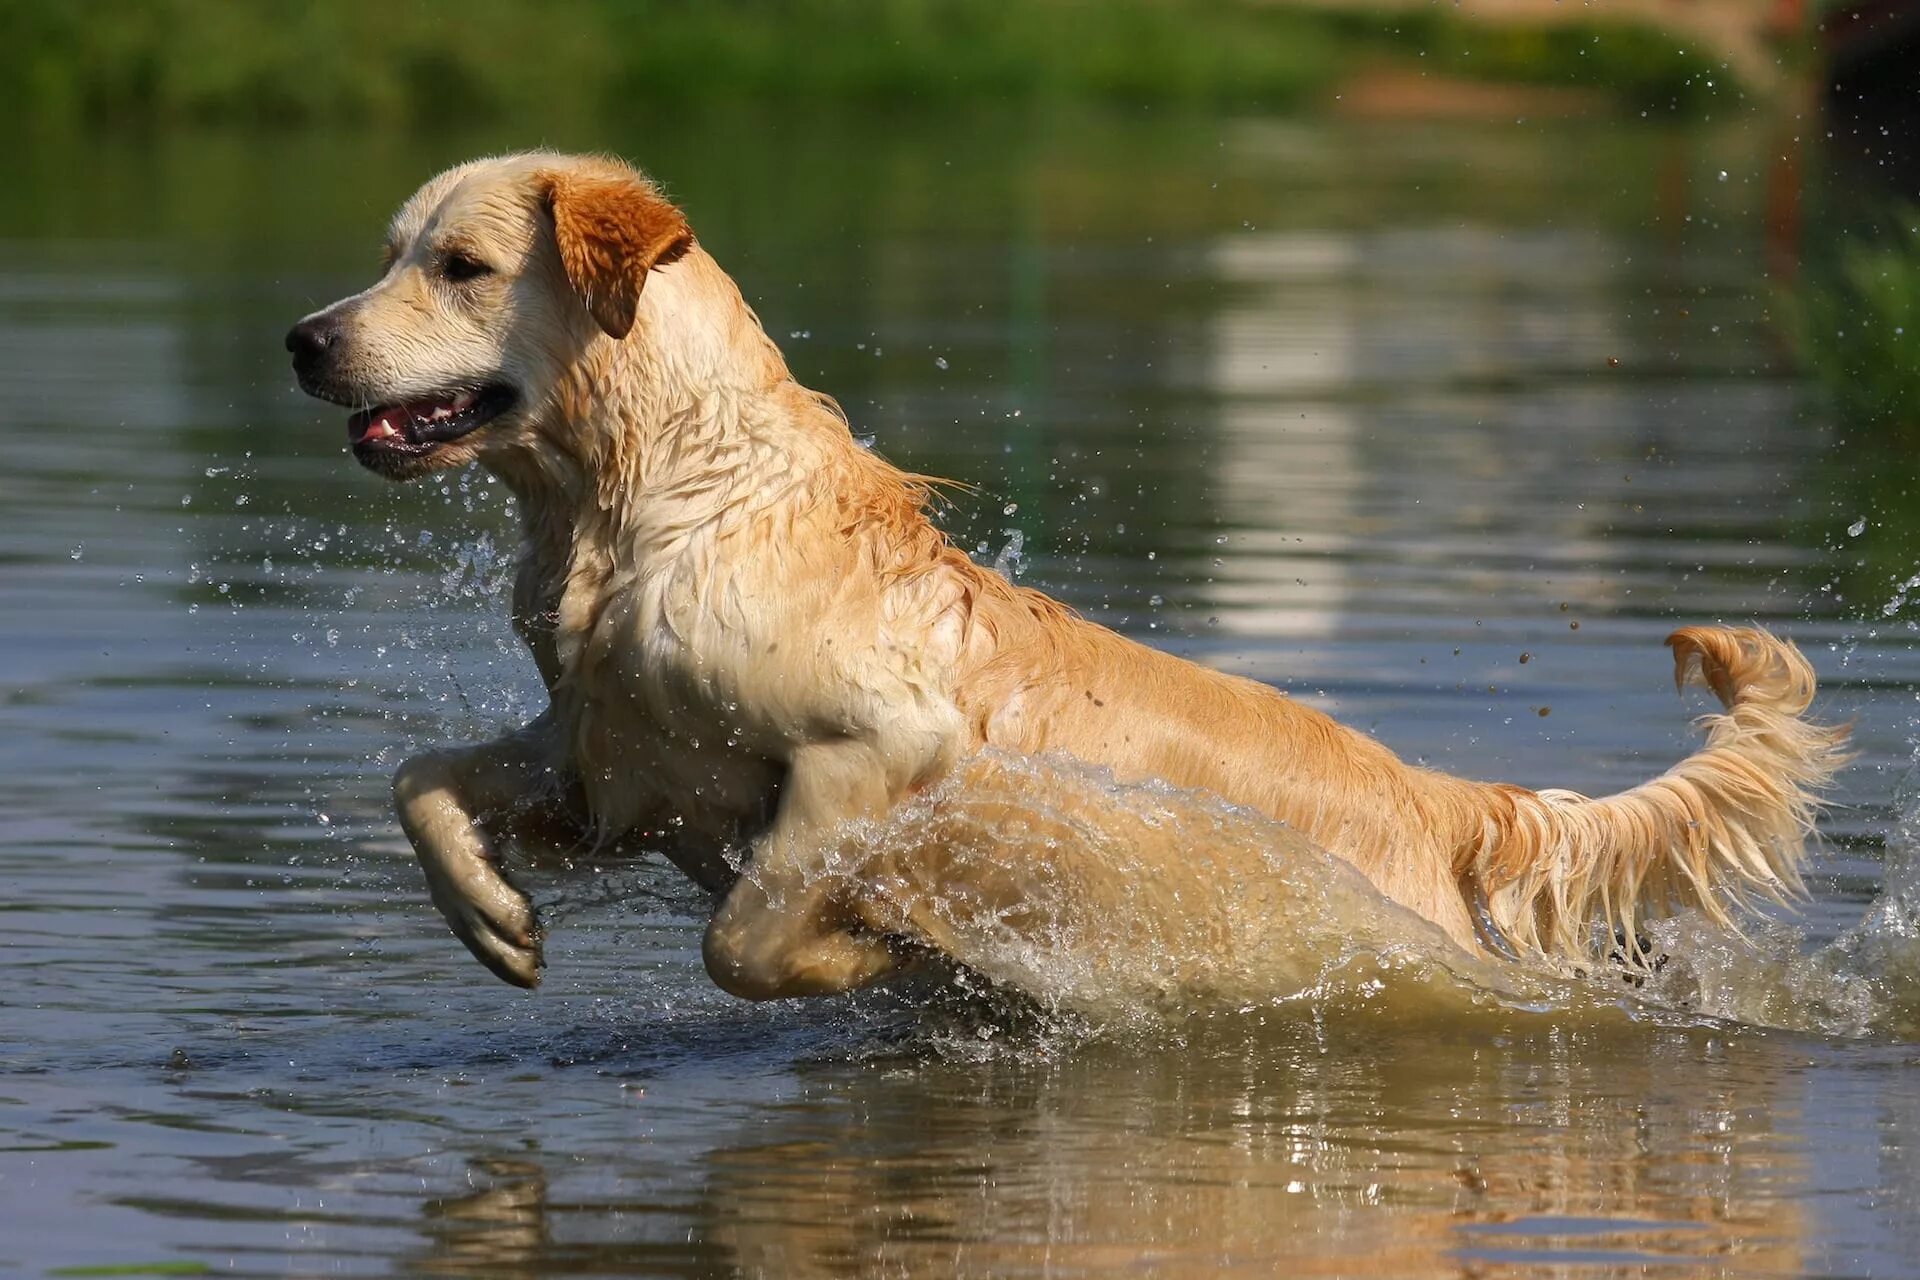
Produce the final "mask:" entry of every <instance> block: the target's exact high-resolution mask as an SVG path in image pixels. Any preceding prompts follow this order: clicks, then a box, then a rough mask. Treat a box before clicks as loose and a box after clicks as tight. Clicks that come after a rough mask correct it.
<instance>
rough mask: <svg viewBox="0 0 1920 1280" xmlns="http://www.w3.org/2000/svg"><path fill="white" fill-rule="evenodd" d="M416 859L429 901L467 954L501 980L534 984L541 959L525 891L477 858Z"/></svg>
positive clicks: (538, 934)
mask: <svg viewBox="0 0 1920 1280" xmlns="http://www.w3.org/2000/svg"><path fill="white" fill-rule="evenodd" d="M420 865H421V868H422V869H423V870H424V871H425V872H426V873H427V889H428V892H429V894H430V895H431V896H432V898H433V905H434V906H436V907H438V908H439V909H440V914H441V915H442V916H444V917H445V918H446V921H447V924H448V925H449V926H450V927H451V928H452V929H453V933H454V936H455V937H457V938H459V939H460V941H461V942H463V943H465V944H466V947H467V950H468V951H471V952H472V953H473V958H474V959H476V960H478V961H479V962H480V963H481V964H483V965H485V966H486V967H487V971H488V972H490V973H492V974H493V976H494V977H496V978H499V979H500V980H501V981H502V982H507V983H511V984H512V985H514V986H516V987H524V988H527V989H532V988H534V987H537V986H539V985H540V975H541V972H542V970H543V969H544V968H545V965H546V961H545V959H544V957H543V956H542V954H541V945H540V944H541V941H542V934H541V930H540V924H539V921H538V920H537V919H535V917H534V912H533V904H532V903H531V902H530V901H529V900H528V898H527V895H526V894H524V893H522V892H520V890H518V889H516V888H514V887H513V885H512V884H511V883H509V882H508V880H507V878H506V877H505V876H504V875H502V874H501V873H500V870H499V868H498V867H496V866H495V865H494V864H493V863H491V862H489V861H487V860H485V859H483V858H472V859H464V858H463V859H459V860H458V865H454V866H449V865H447V864H446V863H445V862H442V861H440V860H437V859H427V858H422V859H421V862H420Z"/></svg>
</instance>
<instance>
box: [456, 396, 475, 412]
mask: <svg viewBox="0 0 1920 1280" xmlns="http://www.w3.org/2000/svg"><path fill="white" fill-rule="evenodd" d="M471 408H473V392H471V391H462V392H461V393H460V394H459V395H457V396H455V397H454V398H453V411H454V412H455V413H465V412H466V411H467V410H468V409H471Z"/></svg>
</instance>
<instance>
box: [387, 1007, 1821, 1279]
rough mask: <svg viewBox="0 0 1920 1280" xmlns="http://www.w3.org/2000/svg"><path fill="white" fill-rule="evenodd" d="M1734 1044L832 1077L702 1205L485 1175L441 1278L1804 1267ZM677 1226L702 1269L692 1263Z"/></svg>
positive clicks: (906, 1069)
mask: <svg viewBox="0 0 1920 1280" xmlns="http://www.w3.org/2000/svg"><path fill="white" fill-rule="evenodd" d="M1377 1030H1378V1029H1375V1032H1376V1033H1377ZM1730 1034H1731V1035H1732V1039H1731V1041H1730V1040H1729V1039H1728V1038H1726V1037H1725V1036H1723V1035H1721V1034H1719V1033H1689V1034H1682V1035H1627V1036H1624V1037H1623V1036H1621V1035H1620V1034H1619V1033H1618V1032H1617V1031H1615V1032H1607V1033H1592V1032H1586V1033H1583V1032H1581V1031H1579V1030H1569V1029H1566V1028H1559V1029H1545V1028H1541V1027H1533V1028H1525V1027H1517V1028H1511V1029H1509V1032H1508V1033H1507V1034H1505V1035H1502V1036H1500V1037H1497V1038H1496V1039H1495V1040H1494V1041H1493V1042H1492V1043H1491V1044H1489V1043H1486V1042H1479V1041H1467V1040H1460V1041H1449V1040H1448V1039H1446V1038H1445V1037H1444V1035H1443V1036H1441V1037H1439V1038H1437V1039H1436V1038H1434V1037H1433V1036H1431V1035H1428V1036H1422V1037H1420V1038H1419V1040H1418V1041H1417V1043H1409V1042H1408V1041H1403V1040H1395V1039H1392V1038H1376V1035H1375V1034H1367V1035H1362V1036H1360V1037H1358V1038H1356V1037H1354V1036H1352V1035H1349V1034H1345V1033H1342V1032H1341V1031H1340V1030H1338V1029H1335V1030H1331V1031H1323V1032H1322V1033H1321V1034H1318V1035H1313V1034H1298V1033H1296V1032H1291V1031H1286V1030H1281V1029H1277V1028H1273V1027H1261V1026H1258V1025H1254V1024H1245V1025H1240V1026H1215V1027H1211V1028H1204V1029H1201V1030H1199V1031H1197V1032H1195V1033H1193V1034H1191V1035H1188V1036H1183V1037H1181V1039H1180V1041H1179V1043H1178V1044H1177V1046H1175V1047H1177V1050H1178V1052H1156V1053H1152V1054H1144V1055H1143V1054H1140V1053H1138V1052H1136V1051H1135V1050H1134V1048H1133V1047H1131V1046H1112V1045H1108V1046H1098V1045H1096V1046H1082V1047H1080V1048H1078V1049H1075V1050H1072V1051H1070V1052H1066V1053H1064V1054H1062V1055H1061V1056H1060V1057H1058V1058H1057V1059H1054V1060H1051V1061H1041V1062H1034V1061H1031V1060H1012V1059H1009V1058H1007V1057H1005V1056H1004V1055H994V1054H989V1055H988V1056H987V1057H986V1058H985V1059H984V1060H982V1059H980V1058H978V1057H972V1058H968V1059H963V1060H960V1061H935V1062H932V1063H929V1062H926V1061H924V1060H918V1059H915V1060H908V1061H889V1060H887V1059H884V1058H883V1059H879V1060H876V1061H873V1062H869V1063H867V1064H865V1065H864V1067H862V1068H858V1069H850V1068H847V1067H818V1068H813V1069H810V1070H809V1071H807V1072H806V1073H804V1074H805V1076H806V1077H807V1078H808V1079H810V1080H811V1081H812V1083H813V1084H814V1086H815V1087H814V1088H813V1089H812V1090H811V1091H810V1092H811V1094H812V1096H811V1097H810V1098H809V1100H808V1101H807V1102H806V1103H805V1104H803V1105H798V1106H789V1107H784V1108H780V1109H778V1110H777V1111H775V1112H773V1113H771V1114H768V1115H765V1116H759V1117H756V1118H754V1119H753V1120H751V1121H749V1122H748V1123H746V1124H745V1125H743V1126H741V1131H740V1132H737V1133H735V1134H732V1135H728V1136H725V1137H722V1138H721V1139H720V1140H719V1141H717V1142H716V1143H715V1145H714V1147H713V1149H712V1150H711V1151H710V1152H708V1153H707V1154H706V1155H705V1156H704V1157H703V1158H702V1159H701V1161H700V1176H699V1179H698V1182H697V1189H696V1190H695V1195H694V1199H693V1201H692V1202H691V1203H686V1204H678V1205H675V1204H671V1203H663V1200H662V1197H661V1196H660V1183H661V1179H659V1178H658V1177H657V1176H656V1177H648V1176H646V1175H644V1174H642V1173H640V1172H639V1170H638V1169H637V1168H635V1167H632V1166H628V1165H625V1164H624V1162H619V1161H616V1163H615V1166H614V1167H613V1168H611V1169H606V1168H602V1169H600V1170H598V1171H596V1172H593V1173H581V1172H578V1171H575V1170H570V1169H567V1168H564V1167H556V1166H555V1165H553V1164H552V1162H550V1161H549V1162H544V1163H543V1162H540V1161H525V1160H519V1161H505V1160H490V1161H485V1162H482V1163H481V1164H480V1165H479V1166H477V1168H476V1170H475V1180H476V1182H477V1183H478V1189H477V1190H475V1191H474V1192H472V1193H471V1194H468V1195H463V1196H461V1197H458V1198H456V1199H454V1200H451V1201H447V1200H434V1201H429V1202H428V1203H427V1205H426V1206H425V1210H424V1213H425V1218H426V1233H427V1234H428V1235H429V1237H430V1238H431V1241H432V1243H431V1245H430V1247H429V1248H428V1249H427V1250H426V1251H425V1252H424V1253H423V1255H421V1256H420V1257H419V1258H418V1259H417V1260H416V1261H415V1262H414V1263H413V1264H412V1265H413V1266H415V1267H416V1268H417V1269H418V1270H421V1271H425V1272H431V1273H436V1274H446V1273H459V1272H461V1271H462V1269H463V1268H464V1269H468V1270H472V1269H481V1270H485V1271H487V1272H488V1273H489V1274H507V1275H534V1274H542V1273H543V1269H550V1268H553V1267H555V1266H561V1267H566V1266H567V1265H568V1264H569V1262H570V1261H571V1262H572V1263H573V1264H575V1265H583V1266H584V1265H587V1264H588V1263H589V1262H590V1263H591V1264H592V1265H593V1266H595V1267H605V1266H610V1265H611V1266H627V1265H644V1266H646V1267H648V1268H650V1269H651V1268H655V1267H658V1268H660V1269H661V1270H663V1271H667V1272H672V1273H680V1274H686V1273H695V1272H699V1271H702V1270H705V1269H707V1268H716V1269H719V1270H722V1271H728V1270H730V1271H732V1272H733V1273H735V1274H744V1275H749V1276H769V1277H774V1276H778V1277H808V1276H838V1275H847V1274H858V1275H916V1276H919V1275H927V1276H939V1275H982V1276H984V1275H1037V1274H1049V1275H1055V1274H1069V1275H1077V1274H1104V1273H1107V1272H1109V1271H1114V1270H1136V1269H1145V1270H1147V1271H1149V1272H1151V1273H1152V1274H1156V1275H1168V1276H1196V1277H1197V1276H1207V1275H1270V1274H1273V1273H1274V1272H1275V1270H1276V1269H1286V1270H1288V1271H1289V1272H1290V1273H1297V1274H1316V1275H1317V1274H1364V1275H1408V1276H1412V1275H1440V1274H1447V1275H1453V1274H1458V1273H1459V1272H1461V1271H1463V1270H1465V1271H1469V1272H1472V1271H1480V1270H1483V1269H1485V1268H1489V1267H1493V1268H1500V1267H1504V1266H1529V1267H1540V1266H1548V1267H1558V1266H1581V1267H1583V1268H1590V1267H1598V1268H1602V1269H1603V1270H1602V1273H1603V1274H1614V1273H1616V1272H1618V1273H1620V1274H1626V1273H1628V1272H1637V1271H1638V1270H1639V1269H1641V1268H1644V1267H1647V1266H1661V1267H1675V1266H1679V1267H1684V1268H1685V1269H1686V1273H1687V1274H1702V1275H1718V1274H1779V1275H1793V1274H1800V1273H1802V1272H1803V1271H1804V1270H1805V1268H1806V1266H1807V1265H1808V1261H1809V1259H1808V1257H1807V1254H1806V1253H1805V1248H1806V1239H1805V1237H1806V1232H1807V1228H1808V1224H1807V1222H1806V1220H1805V1218H1804V1215H1803V1211H1802V1208H1801V1207H1800V1202H1799V1197H1800V1196H1802V1195H1803V1194H1804V1192H1805V1191H1806V1190H1807V1182H1808V1176H1809V1171H1808V1170H1807V1169H1806V1167H1805V1165H1804V1162H1803V1160H1802V1158H1801V1157H1800V1155H1799V1154H1798V1153H1797V1150H1796V1144H1795V1143H1794V1142H1793V1141H1792V1140H1791V1139H1788V1138H1785V1137H1783V1135H1782V1133H1781V1131H1780V1126H1781V1125H1783V1124H1784V1125H1786V1126H1789V1127H1791V1126H1794V1125H1796V1124H1797V1123H1798V1122H1799V1113H1800V1109H1801V1106H1802V1100H1801V1097H1800V1089H1801V1085H1800V1083H1799V1081H1798V1079H1797V1078H1796V1075H1795V1073H1794V1071H1793V1060H1794V1057H1795V1056H1796V1055H1795V1054H1794V1052H1793V1051H1792V1050H1791V1048H1790V1047H1787V1046H1774V1045H1766V1044H1753V1043H1740V1036H1739V1035H1738V1033H1730ZM1681 1068H1684V1071H1681V1070H1679V1069H1681ZM629 1184H638V1185H637V1186H635V1187H633V1189H631V1190H628V1191H626V1192H625V1193H624V1194H623V1191H622V1188H623V1187H625V1186H628V1185H629ZM685 1185H689V1186H695V1185H696V1184H693V1183H687V1184H685ZM663 1215H665V1216H668V1217H669V1218H670V1219H672V1220H676V1221H684V1222H686V1223H687V1224H688V1231H689V1241H690V1242H692V1243H694V1245H695V1248H694V1250H693V1251H692V1252H691V1254H682V1255H678V1256H677V1257H675V1258H674V1260H673V1261H671V1262H669V1261H668V1260H667V1257H666V1256H665V1251H664V1249H663V1243H662V1241H661V1240H660V1238H659V1237H660V1235H661V1234H664V1232H663V1231H662V1227H664V1225H665V1224H661V1223H659V1222H657V1221H656V1220H657V1219H659V1218H660V1217H662V1216H663ZM627 1221H631V1222H633V1223H637V1224H651V1227H649V1226H644V1225H643V1226H639V1227H637V1228H636V1229H634V1230H631V1231H628V1230H622V1228H621V1225H620V1224H622V1223H623V1222H627ZM647 1237H651V1239H648V1238H647Z"/></svg>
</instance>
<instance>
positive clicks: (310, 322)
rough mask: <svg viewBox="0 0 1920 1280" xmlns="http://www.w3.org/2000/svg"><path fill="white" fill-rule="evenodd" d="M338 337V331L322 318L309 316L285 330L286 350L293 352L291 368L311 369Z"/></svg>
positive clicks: (331, 322) (329, 321) (331, 323)
mask: <svg viewBox="0 0 1920 1280" xmlns="http://www.w3.org/2000/svg"><path fill="white" fill-rule="evenodd" d="M339 336H340V331H339V329H337V328H336V327H335V326H334V323H333V321H331V320H328V319H327V318H325V317H324V316H309V317H308V318H307V319H305V320H302V321H301V322H300V323H299V324H297V325H295V326H293V328H291V329H289V330H287V350H289V351H291V352H293V367H294V368H295V369H310V368H312V367H313V366H314V365H315V364H317V363H318V362H319V361H320V360H321V358H322V357H324V356H325V355H326V354H327V349H328V348H329V347H331V346H333V344H334V341H335V339H337V338H338V337H339Z"/></svg>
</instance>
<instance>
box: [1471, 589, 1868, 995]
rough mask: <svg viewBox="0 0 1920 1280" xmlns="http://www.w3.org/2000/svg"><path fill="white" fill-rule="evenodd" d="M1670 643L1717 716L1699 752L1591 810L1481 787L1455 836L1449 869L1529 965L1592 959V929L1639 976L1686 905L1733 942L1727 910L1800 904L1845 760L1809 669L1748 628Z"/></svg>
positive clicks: (1786, 648)
mask: <svg viewBox="0 0 1920 1280" xmlns="http://www.w3.org/2000/svg"><path fill="white" fill-rule="evenodd" d="M1667 644H1668V646H1669V647H1671V648H1672V650H1673V656H1674V683H1675V685H1676V687H1679V688H1682V689H1684V688H1685V686H1686V684H1687V682H1688V681H1689V680H1698V681H1699V682H1701V683H1703V684H1705V685H1706V686H1707V687H1708V688H1710V689H1712V690H1713V692H1714V693H1715V694H1716V695H1718V697H1719V699H1720V701H1721V702H1722V703H1723V704H1724V705H1725V706H1726V712H1725V713H1724V714H1720V715H1709V716H1705V717H1703V718H1702V723H1703V724H1704V725H1705V727H1706V730H1707V743H1706V746H1705V747H1704V748H1703V749H1701V750H1700V751H1698V752H1696V753H1694V754H1693V755H1691V756H1688V757H1687V758H1686V759H1685V760H1683V761H1681V762H1680V763H1679V764H1678V765H1675V766H1674V767H1673V768H1672V769H1669V770H1668V771H1667V772H1666V773H1664V774H1662V775H1661V776H1660V777H1658V778H1655V779H1653V780H1652V781H1650V782H1645V783H1642V784H1641V785H1639V786H1637V787H1634V788H1633V789H1631V790H1629V791H1623V792H1620V793H1619V794H1618V795H1611V796H1603V797H1601V798H1599V799H1588V798H1587V797H1585V796H1581V795H1577V794H1575V793H1573V792H1571V791H1540V792H1533V791H1527V790H1525V789H1523V788H1520V787H1510V786H1485V787H1481V788H1479V794H1478V796H1477V807H1478V808H1480V809H1481V811H1482V812H1481V813H1480V814H1479V815H1478V817H1479V824H1478V825H1479V829H1478V831H1477V832H1476V831H1474V830H1473V822H1472V820H1471V819H1469V820H1468V821H1467V823H1466V824H1465V826H1466V831H1465V832H1464V834H1465V836H1466V839H1465V841H1464V842H1463V844H1462V845H1461V846H1460V847H1459V850H1458V853H1457V855H1456V858H1455V869H1456V871H1457V872H1458V873H1459V874H1460V876H1461V880H1462V882H1463V887H1464V888H1466V889H1467V891H1468V892H1469V893H1475V892H1476V891H1477V893H1476V896H1478V897H1479V898H1480V899H1481V900H1482V901H1483V902H1484V905H1485V912H1486V916H1487V923H1489V924H1491V926H1492V928H1493V930H1495V931H1497V933H1498V934H1499V935H1500V936H1501V937H1502V938H1504V940H1505V941H1506V942H1507V943H1509V944H1511V945H1512V946H1513V947H1514V948H1515V949H1516V950H1518V951H1520V952H1521V953H1523V954H1525V953H1534V954H1546V955H1557V956H1565V957H1569V958H1572V957H1579V956H1585V955H1590V954H1591V953H1592V950H1593V944H1594V941H1595V932H1594V926H1595V925H1596V924H1600V925H1604V926H1610V927H1611V929H1612V931H1613V933H1614V936H1615V937H1616V938H1617V939H1618V940H1619V946H1620V949H1621V951H1622V952H1623V953H1624V955H1625V958H1626V960H1627V962H1628V963H1629V964H1635V965H1640V964H1645V963H1646V962H1647V956H1646V954H1645V946H1646V944H1645V943H1644V942H1643V941H1642V939H1641V937H1640V934H1639V931H1638V928H1637V926H1638V924H1639V922H1640V921H1641V920H1643V919H1646V918H1648V917H1651V916H1658V915H1665V914H1669V913H1671V912H1672V911H1674V910H1676V909H1680V908H1686V907H1694V908H1697V909H1699V910H1700V911H1702V912H1704V913H1705V914H1706V915H1707V916H1708V917H1710V918H1711V919H1712V920H1714V921H1716V922H1717V923H1719V924H1721V925H1723V926H1726V927H1728V928H1730V929H1734V930H1735V931H1737V929H1738V926H1737V925H1735V924H1734V922H1733V919H1732V917H1731V915H1730V914H1729V909H1730V908H1739V907H1742V906H1747V905H1751V904H1752V903H1753V902H1754V901H1755V900H1771V901H1776V902H1780V901H1787V900H1790V899H1793V898H1796V897H1800V896H1803V895H1804V893H1805V887H1804V885H1803V883H1802V880H1801V874H1800V871H1801V864H1802V863H1803V862H1804V861H1805V858H1806V843H1807V838H1808V837H1809V836H1810V835H1811V834H1812V831H1813V820H1814V817H1815V815H1816V814H1817V813H1818V812H1819V809H1820V800H1819V798H1818V792H1819V790H1820V788H1821V787H1823V786H1825V785H1826V783H1827V781H1828V780H1829V779H1830V778H1831V777H1832V775H1833V772H1834V770H1835V769H1837V768H1838V767H1839V766H1840V765H1841V764H1843V763H1844V762H1845V760H1846V753H1845V750H1844V744H1845V742H1846V738H1847V730H1846V729H1845V728H1844V727H1832V726H1827V725H1822V724H1817V723H1814V722H1812V721H1809V720H1806V719H1804V718H1803V715H1804V713H1805V712H1806V710H1807V707H1808V704H1809V703H1811V702H1812V700H1813V685H1814V680H1813V668H1812V667H1811V666H1809V665H1808V663H1807V660H1806V658H1804V657H1803V656H1801V653H1800V651H1799V650H1798V649H1796V648H1795V647H1794V646H1793V645H1792V644H1790V643H1788V642H1786V641H1784V640H1780V639H1777V638H1775V637H1774V636H1772V635H1770V634H1768V633H1767V632H1765V631H1762V630H1760V629H1759V628H1755V627H1686V628H1683V629H1681V630H1679V631H1676V632H1674V633H1673V634H1672V635H1671V636H1668V637H1667ZM1469 803H1474V802H1472V801H1470V802H1469Z"/></svg>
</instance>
